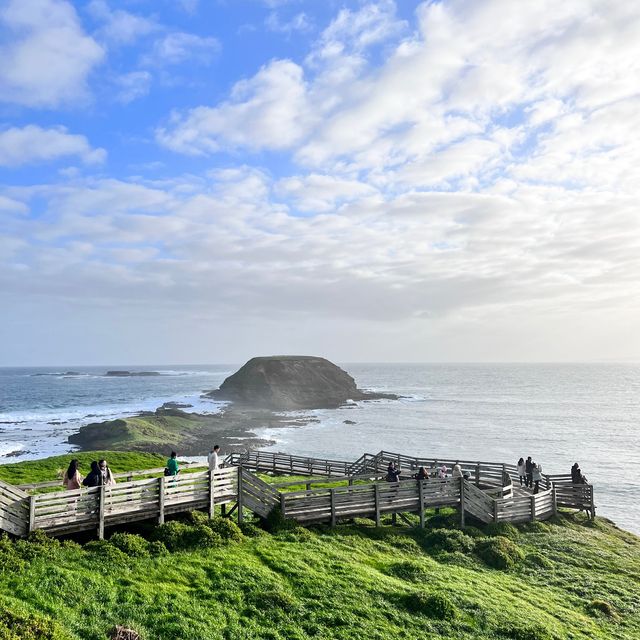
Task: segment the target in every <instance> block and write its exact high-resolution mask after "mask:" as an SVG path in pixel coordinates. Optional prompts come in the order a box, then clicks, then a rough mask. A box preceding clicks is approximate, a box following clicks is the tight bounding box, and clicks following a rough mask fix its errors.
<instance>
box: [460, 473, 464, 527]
mask: <svg viewBox="0 0 640 640" xmlns="http://www.w3.org/2000/svg"><path fill="white" fill-rule="evenodd" d="M460 526H461V527H464V478H463V477H461V478H460Z"/></svg>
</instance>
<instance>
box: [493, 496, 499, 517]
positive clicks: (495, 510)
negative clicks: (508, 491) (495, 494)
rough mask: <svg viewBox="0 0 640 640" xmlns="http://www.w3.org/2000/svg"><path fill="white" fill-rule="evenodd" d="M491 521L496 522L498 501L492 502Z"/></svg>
mask: <svg viewBox="0 0 640 640" xmlns="http://www.w3.org/2000/svg"><path fill="white" fill-rule="evenodd" d="M493 521H494V522H498V501H497V500H494V501H493Z"/></svg>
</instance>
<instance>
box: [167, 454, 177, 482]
mask: <svg viewBox="0 0 640 640" xmlns="http://www.w3.org/2000/svg"><path fill="white" fill-rule="evenodd" d="M177 455H178V454H177V453H176V452H175V451H172V452H171V457H170V458H169V459H168V460H167V469H168V470H169V473H168V474H167V475H170V476H177V475H178V471H180V469H178V460H177V459H176V456H177Z"/></svg>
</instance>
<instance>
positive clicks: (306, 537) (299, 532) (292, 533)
mask: <svg viewBox="0 0 640 640" xmlns="http://www.w3.org/2000/svg"><path fill="white" fill-rule="evenodd" d="M275 535H276V536H277V538H278V539H279V540H284V541H285V542H310V541H311V540H313V538H314V534H313V533H311V531H309V529H307V528H306V527H301V526H297V527H292V528H291V529H283V530H282V531H279V532H278V533H276V534H275Z"/></svg>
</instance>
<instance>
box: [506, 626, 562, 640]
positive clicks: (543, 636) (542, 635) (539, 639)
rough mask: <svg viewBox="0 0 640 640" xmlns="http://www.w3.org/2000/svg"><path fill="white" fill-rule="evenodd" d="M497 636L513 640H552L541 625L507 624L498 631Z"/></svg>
mask: <svg viewBox="0 0 640 640" xmlns="http://www.w3.org/2000/svg"><path fill="white" fill-rule="evenodd" d="M496 635H497V636H499V637H502V638H510V639H511V640H551V638H552V636H551V634H550V633H549V632H548V631H547V630H546V629H545V628H544V627H541V626H539V625H528V624H527V625H525V624H513V623H511V624H506V625H504V626H502V627H499V628H498V629H496Z"/></svg>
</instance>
